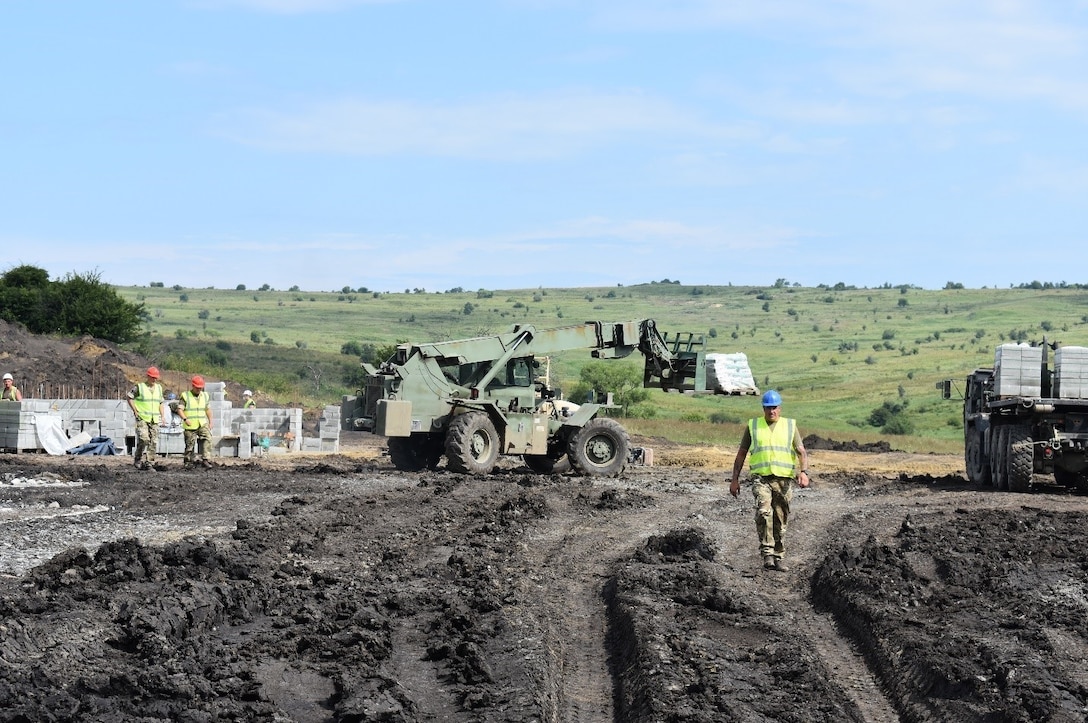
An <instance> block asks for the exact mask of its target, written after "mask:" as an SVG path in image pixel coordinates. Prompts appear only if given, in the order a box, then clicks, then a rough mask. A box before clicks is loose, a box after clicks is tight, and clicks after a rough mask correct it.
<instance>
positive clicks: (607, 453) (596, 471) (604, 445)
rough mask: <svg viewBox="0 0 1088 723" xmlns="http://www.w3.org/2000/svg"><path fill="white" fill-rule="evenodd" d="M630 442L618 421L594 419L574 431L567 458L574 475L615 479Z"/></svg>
mask: <svg viewBox="0 0 1088 723" xmlns="http://www.w3.org/2000/svg"><path fill="white" fill-rule="evenodd" d="M630 448H631V441H630V439H629V438H628V437H627V430H626V429H624V428H623V427H622V426H621V425H620V424H619V422H616V421H615V420H613V419H608V418H606V417H597V418H596V419H591V420H589V421H588V422H586V425H585V426H584V427H582V428H581V429H579V430H578V431H577V432H575V434H574V436H573V437H571V440H570V445H569V446H568V448H567V459H569V460H570V463H571V466H572V467H573V468H574V470H575V471H576V472H578V473H579V474H582V475H586V476H589V477H615V476H616V475H618V474H619V473H620V472H622V471H623V468H624V467H625V466H626V465H627V454H628V452H629V451H630Z"/></svg>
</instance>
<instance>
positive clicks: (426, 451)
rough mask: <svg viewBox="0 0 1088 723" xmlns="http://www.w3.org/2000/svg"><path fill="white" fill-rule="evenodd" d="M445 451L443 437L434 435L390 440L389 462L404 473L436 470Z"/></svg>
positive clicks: (414, 435)
mask: <svg viewBox="0 0 1088 723" xmlns="http://www.w3.org/2000/svg"><path fill="white" fill-rule="evenodd" d="M444 451H445V448H444V446H443V440H442V437H439V436H436V435H432V434H413V435H412V436H411V437H390V438H389V461H390V462H392V463H393V466H394V467H396V468H397V469H399V470H400V471H402V472H419V471H421V470H424V469H434V468H435V467H437V466H438V463H439V462H440V461H441V460H442V453H443V452H444Z"/></svg>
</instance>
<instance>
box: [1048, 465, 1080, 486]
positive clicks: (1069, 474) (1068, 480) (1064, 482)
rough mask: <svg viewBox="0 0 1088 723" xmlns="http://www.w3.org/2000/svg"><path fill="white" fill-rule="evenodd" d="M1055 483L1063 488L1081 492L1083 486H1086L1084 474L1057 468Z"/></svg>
mask: <svg viewBox="0 0 1088 723" xmlns="http://www.w3.org/2000/svg"><path fill="white" fill-rule="evenodd" d="M1054 481H1055V482H1057V483H1058V484H1060V485H1061V486H1062V487H1073V488H1076V489H1078V490H1079V489H1083V488H1082V487H1081V485H1082V484H1084V474H1082V473H1079V472H1073V471H1072V470H1068V469H1065V468H1064V467H1055V468H1054Z"/></svg>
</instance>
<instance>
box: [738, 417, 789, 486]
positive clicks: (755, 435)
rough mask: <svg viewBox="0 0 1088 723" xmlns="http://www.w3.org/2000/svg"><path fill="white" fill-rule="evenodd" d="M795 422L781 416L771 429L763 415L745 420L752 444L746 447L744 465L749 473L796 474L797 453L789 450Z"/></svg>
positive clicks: (770, 474)
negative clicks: (749, 470) (747, 456)
mask: <svg viewBox="0 0 1088 723" xmlns="http://www.w3.org/2000/svg"><path fill="white" fill-rule="evenodd" d="M796 424H797V423H796V422H795V421H794V420H792V419H787V418H786V417H781V418H779V420H778V421H777V422H776V423H775V425H774V427H773V428H772V427H771V426H770V425H769V424H767V420H766V419H764V418H763V417H756V418H755V419H752V420H749V422H748V433H749V434H750V435H751V436H752V446H751V447H749V448H748V453H749V455H750V456H749V458H748V465H749V468H750V469H751V471H752V474H755V475H759V476H761V477H786V478H791V477H794V476H795V475H796V473H797V453H796V452H795V451H794V449H793V435H794V430H795V429H796Z"/></svg>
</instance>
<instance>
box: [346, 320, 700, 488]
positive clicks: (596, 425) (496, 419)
mask: <svg viewBox="0 0 1088 723" xmlns="http://www.w3.org/2000/svg"><path fill="white" fill-rule="evenodd" d="M704 346H705V340H704V339H703V338H702V337H696V336H695V335H693V334H688V335H687V336H686V337H685V336H683V335H677V336H676V337H674V338H673V339H671V340H670V339H669V338H668V335H667V334H666V335H662V334H661V333H660V332H659V331H658V329H657V325H656V323H655V322H654V320H653V319H643V320H640V321H626V322H604V321H587V322H585V323H583V324H575V325H571V326H565V327H560V328H555V329H537V328H536V327H535V326H532V325H516V326H514V327H513V328H512V329H511V330H510V331H509V332H507V333H503V334H497V335H495V336H482V337H476V338H471V339H459V340H454V341H441V342H431V343H405V344H400V345H398V347H397V350H396V353H395V354H394V355H393V356H392V357H391V358H390V359H388V360H387V361H385V362H384V363H382V364H381V365H380V366H378V367H375V366H373V365H371V364H366V363H364V364H363V370H364V372H365V381H364V386H363V388H362V389H360V390H358V391H357V392H356V394H355V395H354V396H346V397H344V399H343V401H342V404H341V428H342V429H345V430H363V431H368V432H373V433H375V434H379V435H383V436H385V437H388V439H389V456H390V459H391V461H392V462H393V464H394V466H396V467H397V468H398V469H401V470H407V471H419V470H422V469H427V468H435V467H436V466H437V465H438V464H439V462H440V461H441V459H442V457H443V456H445V458H446V466H447V468H448V469H451V470H453V471H456V472H463V473H468V474H476V475H483V474H488V473H489V472H490V471H491V470H492V469H493V468H494V467H495V464H496V463H497V461H498V459H499V458H500V457H501V456H509V455H521V456H522V458H523V459H524V461H525V464H526V465H528V466H529V468H530V469H532V470H533V471H536V472H539V473H542V474H550V473H562V472H566V471H574V472H576V473H578V474H581V475H585V476H603V477H610V476H615V475H618V474H619V473H620V472H621V471H622V470H623V469H624V468H625V466H626V464H627V463H628V462H629V456H630V454H631V445H630V440H629V438H628V435H627V432H626V430H625V429H624V428H623V426H622V425H620V424H619V423H618V422H617V421H616V420H615V419H612V418H610V417H606V416H604V415H603V410H604V409H605V408H606V406H607V400H605V401H602V402H589V403H583V404H576V403H573V402H571V401H566V400H562V399H560V398H559V396H560V395H559V394H558V393H557V390H556V389H554V388H553V387H551V386H550V381H549V380H548V379H547V378H546V377H542V376H541V375H540V373H539V371H540V367H541V364H542V359H543V358H544V357H545V356H547V355H552V354H556V353H559V352H563V351H569V350H577V349H589V350H590V351H591V355H592V356H593V357H594V358H597V359H616V358H622V357H626V356H628V355H630V354H631V353H633V352H634V351H636V350H638V351H640V352H642V354H643V356H644V357H645V365H644V367H643V386H644V387H646V388H658V389H663V390H665V391H671V392H678V393H691V394H697V393H712V392H713V390H712V389H709V388H708V386H707V375H706V353H705V350H704Z"/></svg>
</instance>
